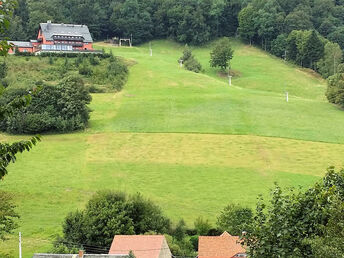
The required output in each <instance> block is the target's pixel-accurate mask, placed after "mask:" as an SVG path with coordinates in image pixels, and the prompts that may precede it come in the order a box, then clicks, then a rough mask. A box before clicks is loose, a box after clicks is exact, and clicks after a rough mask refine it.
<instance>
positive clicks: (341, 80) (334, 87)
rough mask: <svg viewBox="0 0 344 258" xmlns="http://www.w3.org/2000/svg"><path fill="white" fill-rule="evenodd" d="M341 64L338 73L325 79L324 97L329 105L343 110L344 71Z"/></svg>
mask: <svg viewBox="0 0 344 258" xmlns="http://www.w3.org/2000/svg"><path fill="white" fill-rule="evenodd" d="M342 66H343V65H342V64H341V65H339V66H338V70H339V71H338V73H336V74H334V75H332V76H330V77H329V78H328V79H327V91H326V97H327V99H328V101H329V102H330V103H333V104H336V105H338V106H340V107H342V108H344V71H342Z"/></svg>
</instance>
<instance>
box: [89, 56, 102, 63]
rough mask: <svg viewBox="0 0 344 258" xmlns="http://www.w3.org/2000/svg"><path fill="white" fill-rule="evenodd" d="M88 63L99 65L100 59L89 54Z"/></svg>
mask: <svg viewBox="0 0 344 258" xmlns="http://www.w3.org/2000/svg"><path fill="white" fill-rule="evenodd" d="M90 64H91V65H99V64H100V59H99V57H98V56H94V55H91V56H90Z"/></svg>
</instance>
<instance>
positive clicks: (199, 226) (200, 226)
mask: <svg viewBox="0 0 344 258" xmlns="http://www.w3.org/2000/svg"><path fill="white" fill-rule="evenodd" d="M194 226H195V230H196V231H197V235H199V236H207V235H208V232H209V230H210V229H211V224H210V222H209V220H204V219H203V218H202V217H198V218H197V219H196V220H195V222H194Z"/></svg>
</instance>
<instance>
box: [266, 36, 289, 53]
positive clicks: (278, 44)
mask: <svg viewBox="0 0 344 258" xmlns="http://www.w3.org/2000/svg"><path fill="white" fill-rule="evenodd" d="M270 51H271V53H272V54H273V55H275V56H278V57H281V58H282V57H285V56H286V51H287V35H285V34H281V35H278V36H277V38H276V39H274V40H273V41H272V42H271V50H270Z"/></svg>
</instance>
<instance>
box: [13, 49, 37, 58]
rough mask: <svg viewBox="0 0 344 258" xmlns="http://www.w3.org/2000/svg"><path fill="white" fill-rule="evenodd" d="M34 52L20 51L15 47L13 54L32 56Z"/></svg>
mask: <svg viewBox="0 0 344 258" xmlns="http://www.w3.org/2000/svg"><path fill="white" fill-rule="evenodd" d="M34 55H35V54H34V53H30V52H20V51H19V50H18V49H17V48H16V49H15V56H34Z"/></svg>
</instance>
